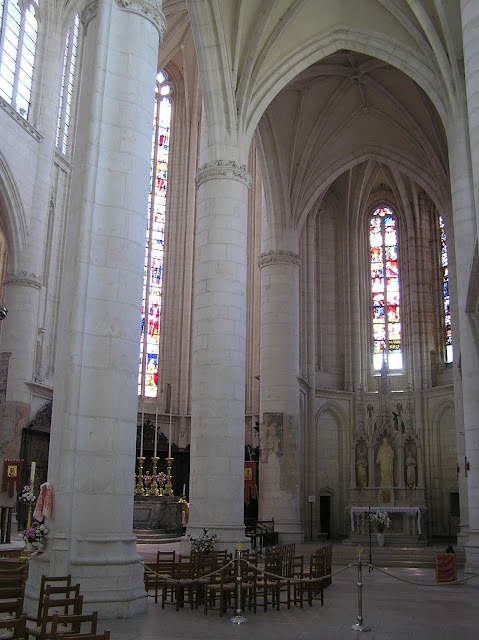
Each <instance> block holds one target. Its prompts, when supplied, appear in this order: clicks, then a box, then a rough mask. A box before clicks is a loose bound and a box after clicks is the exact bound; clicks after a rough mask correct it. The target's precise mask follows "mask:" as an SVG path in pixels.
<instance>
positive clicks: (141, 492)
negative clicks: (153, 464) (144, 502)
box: [135, 456, 146, 496]
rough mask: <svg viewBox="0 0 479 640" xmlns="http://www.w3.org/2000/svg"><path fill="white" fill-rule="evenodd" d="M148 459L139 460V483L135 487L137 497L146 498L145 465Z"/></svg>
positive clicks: (140, 457) (141, 458)
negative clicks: (144, 483) (144, 485)
mask: <svg viewBox="0 0 479 640" xmlns="http://www.w3.org/2000/svg"><path fill="white" fill-rule="evenodd" d="M145 459H146V458H143V456H139V457H138V458H137V460H138V483H137V485H136V487H135V495H136V496H144V495H145V489H144V487H143V463H144V462H145Z"/></svg>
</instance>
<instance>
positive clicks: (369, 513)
mask: <svg viewBox="0 0 479 640" xmlns="http://www.w3.org/2000/svg"><path fill="white" fill-rule="evenodd" d="M368 531H369V568H368V571H372V570H373V550H372V543H371V535H372V534H371V507H369V511H368Z"/></svg>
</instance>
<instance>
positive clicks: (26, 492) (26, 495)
mask: <svg viewBox="0 0 479 640" xmlns="http://www.w3.org/2000/svg"><path fill="white" fill-rule="evenodd" d="M18 499H19V500H20V502H26V503H27V504H28V503H30V504H31V503H32V502H35V500H36V499H37V498H36V496H35V494H34V493H33V487H31V486H30V485H29V484H26V485H25V486H24V487H23V489H22V495H21V496H20V497H19V498H18Z"/></svg>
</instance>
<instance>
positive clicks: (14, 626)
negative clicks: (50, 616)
mask: <svg viewBox="0 0 479 640" xmlns="http://www.w3.org/2000/svg"><path fill="white" fill-rule="evenodd" d="M26 622H27V620H26V616H24V615H22V616H19V617H18V618H8V619H7V618H5V619H0V638H1V639H2V640H7V639H8V640H10V639H11V638H18V639H19V640H24V638H25V626H26Z"/></svg>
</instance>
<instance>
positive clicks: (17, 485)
mask: <svg viewBox="0 0 479 640" xmlns="http://www.w3.org/2000/svg"><path fill="white" fill-rule="evenodd" d="M21 488H22V461H21V460H4V461H3V476H2V491H8V495H9V496H10V498H12V497H13V493H14V491H15V489H16V490H17V493H20V489H21Z"/></svg>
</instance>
